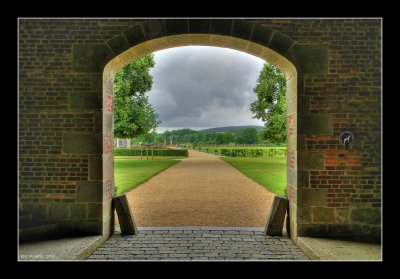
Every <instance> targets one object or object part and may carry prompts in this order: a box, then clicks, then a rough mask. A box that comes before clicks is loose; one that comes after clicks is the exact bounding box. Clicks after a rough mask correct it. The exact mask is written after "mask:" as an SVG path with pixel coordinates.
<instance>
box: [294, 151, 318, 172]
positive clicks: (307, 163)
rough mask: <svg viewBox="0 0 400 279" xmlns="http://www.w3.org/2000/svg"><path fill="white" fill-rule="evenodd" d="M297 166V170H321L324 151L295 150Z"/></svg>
mask: <svg viewBox="0 0 400 279" xmlns="http://www.w3.org/2000/svg"><path fill="white" fill-rule="evenodd" d="M297 167H298V169H299V170H323V169H324V152H305V151H298V152H297Z"/></svg>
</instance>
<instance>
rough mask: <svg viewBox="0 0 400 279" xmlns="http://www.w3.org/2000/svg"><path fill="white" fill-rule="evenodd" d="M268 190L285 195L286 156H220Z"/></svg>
mask: <svg viewBox="0 0 400 279" xmlns="http://www.w3.org/2000/svg"><path fill="white" fill-rule="evenodd" d="M221 159H222V160H224V161H225V162H227V163H229V164H230V165H232V166H233V167H234V168H236V169H238V170H239V171H240V172H242V173H243V174H245V175H246V176H248V177H250V178H251V179H253V180H254V181H256V182H257V183H259V184H261V185H263V186H264V187H265V188H267V189H268V190H269V191H271V192H274V193H276V194H278V195H281V196H286V190H285V188H286V157H283V158H282V157H221Z"/></svg>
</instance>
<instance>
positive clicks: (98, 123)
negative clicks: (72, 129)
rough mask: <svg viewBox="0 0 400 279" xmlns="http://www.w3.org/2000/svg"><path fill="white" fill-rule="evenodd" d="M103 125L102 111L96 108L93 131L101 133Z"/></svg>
mask: <svg viewBox="0 0 400 279" xmlns="http://www.w3.org/2000/svg"><path fill="white" fill-rule="evenodd" d="M102 127H103V112H102V111H101V110H96V111H95V112H94V132H95V133H101V132H102V130H101V129H102Z"/></svg>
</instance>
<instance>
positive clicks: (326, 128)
mask: <svg viewBox="0 0 400 279" xmlns="http://www.w3.org/2000/svg"><path fill="white" fill-rule="evenodd" d="M298 132H299V134H311V135H332V116H331V115H320V114H316V115H314V114H303V115H302V116H299V117H298Z"/></svg>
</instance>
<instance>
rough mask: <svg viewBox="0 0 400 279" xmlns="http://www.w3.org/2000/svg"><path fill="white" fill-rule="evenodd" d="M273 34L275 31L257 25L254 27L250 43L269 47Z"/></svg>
mask: <svg viewBox="0 0 400 279" xmlns="http://www.w3.org/2000/svg"><path fill="white" fill-rule="evenodd" d="M272 32H273V30H272V29H271V28H268V27H265V26H262V25H258V24H257V25H256V26H255V27H254V30H253V34H252V36H251V38H250V41H252V42H255V43H257V44H260V45H263V46H268V43H269V40H270V39H271V36H272Z"/></svg>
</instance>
